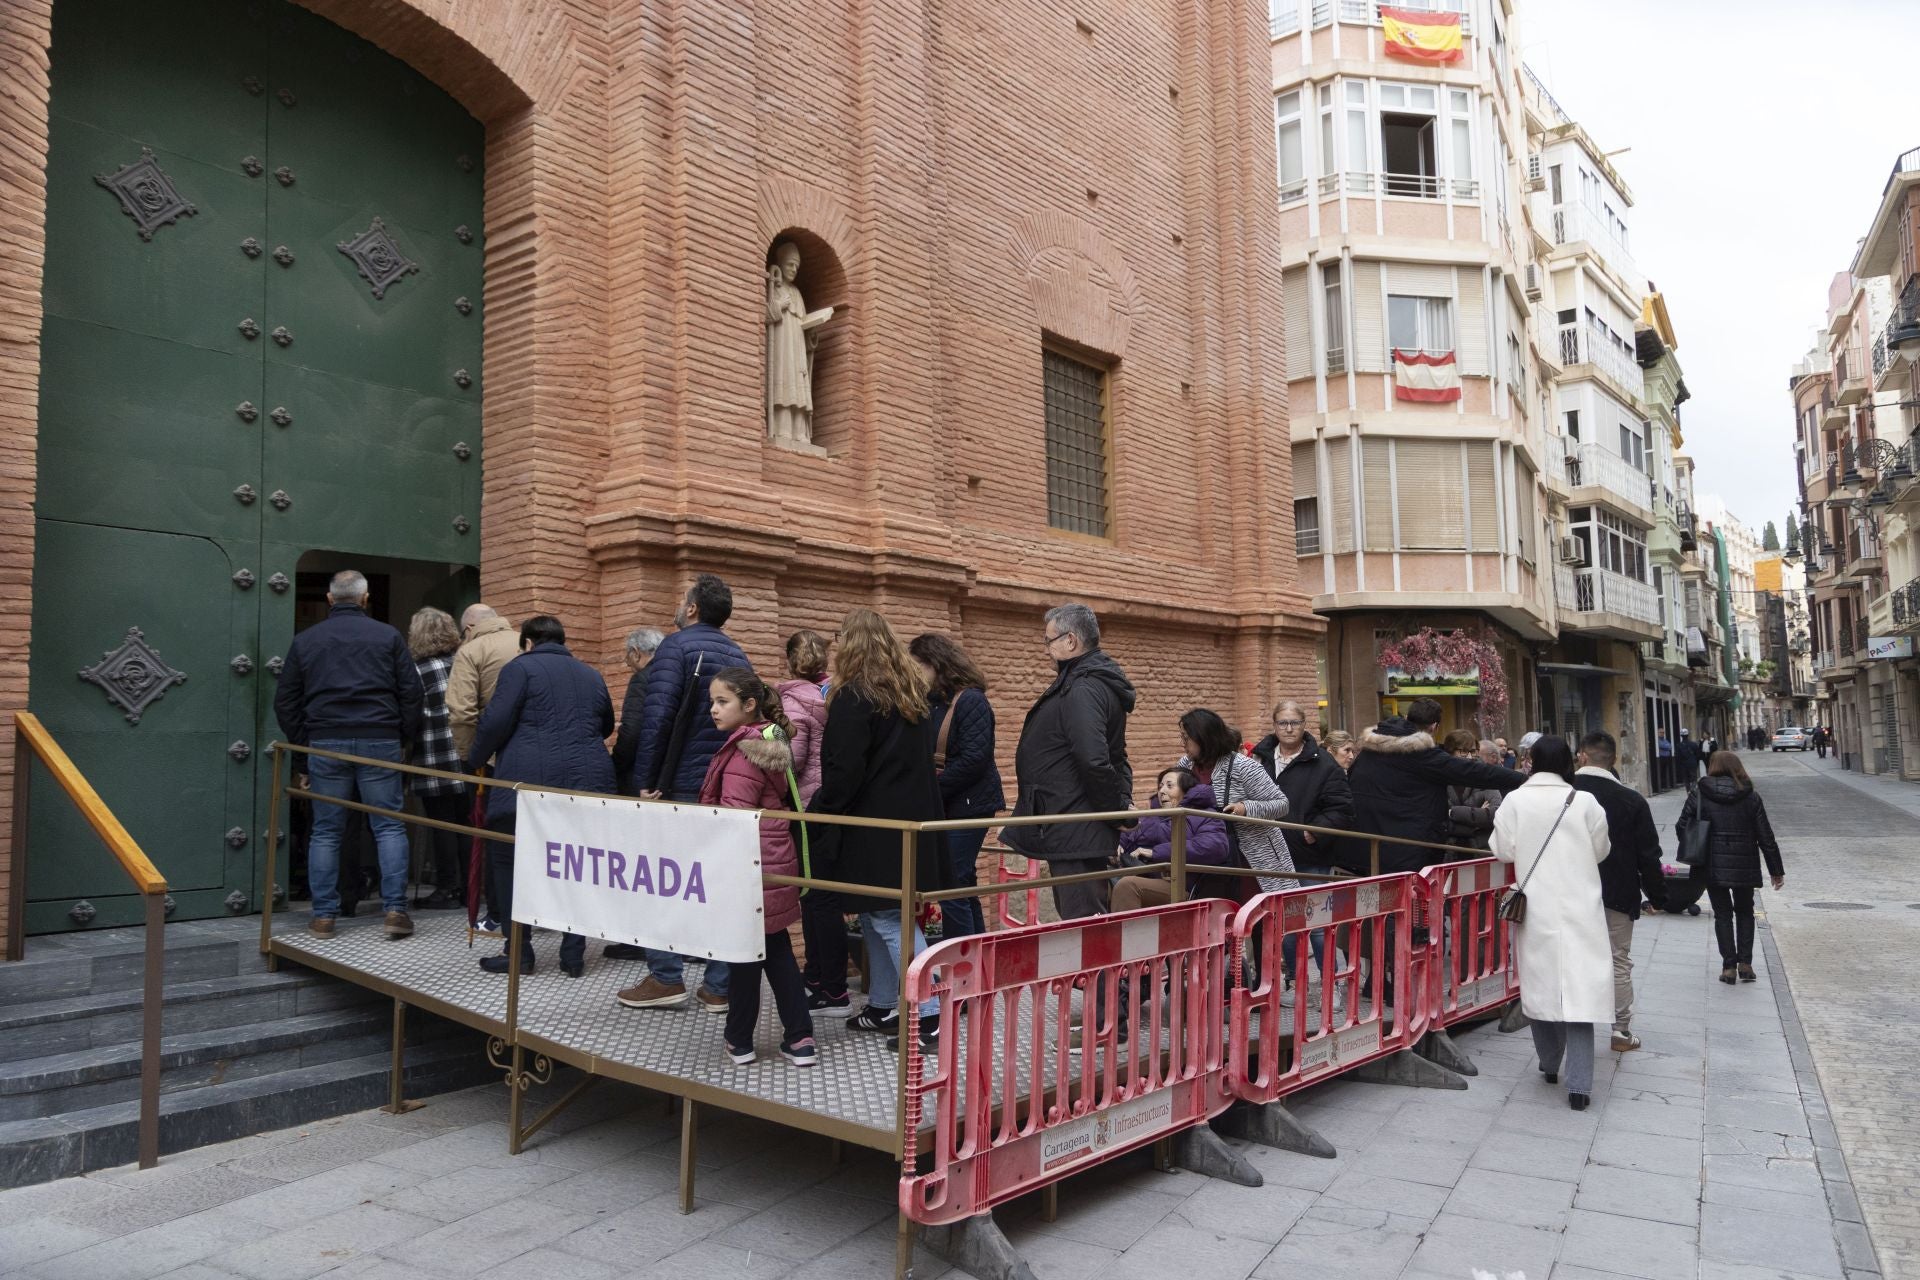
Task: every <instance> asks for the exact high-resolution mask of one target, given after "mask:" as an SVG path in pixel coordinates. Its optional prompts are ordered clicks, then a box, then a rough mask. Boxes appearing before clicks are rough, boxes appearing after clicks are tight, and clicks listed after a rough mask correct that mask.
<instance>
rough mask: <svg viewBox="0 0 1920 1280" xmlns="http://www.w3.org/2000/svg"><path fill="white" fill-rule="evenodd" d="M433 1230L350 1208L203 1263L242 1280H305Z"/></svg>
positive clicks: (409, 1219)
mask: <svg viewBox="0 0 1920 1280" xmlns="http://www.w3.org/2000/svg"><path fill="white" fill-rule="evenodd" d="M437 1225H438V1224H437V1223H435V1222H434V1221H433V1220H432V1219H431V1218H422V1217H420V1216H418V1215H416V1214H411V1213H399V1212H396V1211H395V1210H392V1209H388V1208H386V1207H384V1206H382V1205H377V1204H356V1205H351V1206H349V1207H348V1208H345V1209H341V1210H339V1211H338V1212H336V1213H330V1214H327V1215H325V1216H323V1217H319V1218H308V1217H302V1218H301V1219H300V1220H299V1225H297V1226H292V1227H289V1228H286V1229H283V1230H279V1231H274V1232H272V1233H271V1234H270V1235H268V1236H267V1237H266V1238H265V1239H259V1240H255V1241H253V1242H252V1243H250V1244H245V1245H242V1246H240V1247H238V1248H233V1249H226V1250H222V1251H219V1252H216V1253H212V1254H209V1255H207V1261H209V1262H211V1263H212V1264H213V1265H214V1266H217V1267H220V1268H223V1269H225V1270H227V1271H231V1272H233V1273H234V1274H235V1275H238V1276H245V1277H247V1280H309V1277H312V1276H317V1275H320V1274H321V1273H323V1272H327V1271H331V1270H333V1269H334V1268H336V1267H338V1266H340V1265H341V1264H343V1263H346V1262H350V1261H352V1260H353V1259H355V1258H358V1257H363V1256H369V1255H374V1254H378V1253H379V1252H380V1251H381V1250H382V1249H384V1248H385V1247H386V1246H388V1245H390V1244H393V1243H394V1242H395V1241H399V1240H407V1239H411V1238H414V1237H417V1236H421V1235H424V1234H426V1233H427V1232H429V1231H432V1230H433V1229H434V1227H435V1226H437Z"/></svg>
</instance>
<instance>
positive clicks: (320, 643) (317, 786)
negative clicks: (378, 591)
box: [273, 569, 425, 938]
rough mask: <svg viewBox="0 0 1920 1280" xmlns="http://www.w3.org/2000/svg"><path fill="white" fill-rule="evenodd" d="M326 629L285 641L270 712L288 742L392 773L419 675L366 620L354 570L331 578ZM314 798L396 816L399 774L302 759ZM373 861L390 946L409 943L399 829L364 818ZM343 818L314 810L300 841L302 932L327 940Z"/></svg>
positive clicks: (412, 724)
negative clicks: (303, 849)
mask: <svg viewBox="0 0 1920 1280" xmlns="http://www.w3.org/2000/svg"><path fill="white" fill-rule="evenodd" d="M327 601H328V604H329V605H330V606H331V607H330V608H329V609H328V611H327V617H326V620H325V621H323V622H320V623H317V624H315V625H314V626H311V627H308V628H307V629H306V630H305V631H302V632H301V633H300V634H299V635H297V636H295V637H294V638H293V644H292V645H291V646H290V647H289V648H288V649H287V658H286V662H285V664H284V665H283V666H282V667H281V669H280V683H279V687H278V688H276V689H275V691H274V695H273V713H274V715H275V716H276V717H277V718H278V719H279V721H280V732H281V733H283V734H285V735H286V738H287V741H289V742H292V743H296V744H298V745H300V746H307V747H316V748H318V749H320V750H322V751H337V752H340V753H341V754H343V755H351V756H366V757H370V758H372V759H375V760H387V761H391V762H393V763H395V764H398V763H400V762H401V761H402V760H404V759H405V758H406V751H405V748H404V745H403V744H404V743H405V742H406V741H410V740H411V739H413V738H415V737H416V736H418V734H419V731H420V711H421V704H422V702H423V700H424V697H425V695H424V693H423V691H422V689H421V685H420V672H419V670H418V668H416V667H415V666H414V664H413V656H412V655H411V654H409V653H408V652H407V643H406V641H405V640H403V639H401V637H400V633H399V632H398V631H395V630H394V629H393V628H392V627H390V626H388V625H387V624H386V623H384V622H376V621H374V620H373V619H372V618H369V617H368V616H367V579H366V576H365V575H364V574H362V573H360V572H359V571H358V570H355V569H342V570H341V571H340V572H339V573H336V574H334V575H333V582H332V584H331V586H329V588H328V590H327ZM307 772H308V773H309V774H311V775H312V778H313V787H312V790H313V792H314V793H315V794H316V795H322V796H331V797H335V798H337V799H341V800H351V799H353V798H354V794H355V793H356V792H358V794H359V798H360V802H361V803H362V804H368V805H372V806H374V807H375V808H377V809H390V810H393V811H395V812H398V811H399V810H400V809H401V808H402V807H403V806H404V805H405V803H406V795H405V793H404V790H403V787H402V783H401V778H400V774H399V773H398V772H397V771H396V770H393V769H383V768H381V767H380V766H378V765H370V764H350V763H348V762H347V761H344V760H335V759H333V758H332V757H330V756H322V755H313V756H308V757H307ZM368 817H369V818H370V819H371V820H372V823H373V838H374V844H375V847H376V848H377V849H378V851H379V856H380V898H381V902H382V903H383V904H384V905H385V907H386V912H387V918H386V930H387V936H388V937H389V938H406V937H411V936H412V934H413V920H412V918H411V917H409V916H408V915H407V906H408V903H407V860H408V855H409V846H408V842H407V828H406V824H405V823H403V822H401V821H400V819H399V818H397V817H390V816H386V815H383V814H378V813H374V814H369V815H368ZM346 829H347V810H346V809H344V808H342V807H341V806H339V805H337V804H326V803H319V804H315V805H314V806H313V833H312V835H311V837H310V838H309V839H308V842H307V884H308V886H309V887H310V888H311V889H312V890H313V918H312V919H311V920H310V921H308V923H307V931H308V932H309V933H312V934H314V935H315V936H316V937H321V938H331V937H332V936H333V921H334V917H335V916H337V915H339V914H340V840H341V837H342V836H343V835H345V834H346Z"/></svg>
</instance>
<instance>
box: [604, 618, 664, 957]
mask: <svg viewBox="0 0 1920 1280" xmlns="http://www.w3.org/2000/svg"><path fill="white" fill-rule="evenodd" d="M666 638H667V633H666V632H664V631H662V630H660V628H658V627H635V628H634V629H633V630H632V631H629V632H627V648H626V654H625V657H626V662H627V670H628V671H631V672H632V673H633V674H632V675H630V676H628V677H627V692H626V695H625V696H624V697H623V698H622V699H621V703H620V705H621V706H622V707H637V706H639V705H640V704H641V701H642V695H643V694H644V692H645V690H646V687H647V664H648V663H649V662H652V661H653V655H654V654H655V653H657V652H659V649H660V645H661V642H662V641H664V640H665V639H666ZM639 754H640V720H639V717H637V716H625V717H622V719H621V721H620V732H619V733H618V734H616V735H615V736H614V739H613V776H614V777H616V778H618V779H620V784H621V785H622V786H625V785H626V784H627V783H626V780H627V775H629V774H631V773H632V772H633V761H634V758H635V757H636V756H638V755H639ZM612 945H613V946H621V945H622V944H620V943H617V942H616V943H614V944H612ZM623 950H625V951H637V950H639V948H637V947H624V948H623Z"/></svg>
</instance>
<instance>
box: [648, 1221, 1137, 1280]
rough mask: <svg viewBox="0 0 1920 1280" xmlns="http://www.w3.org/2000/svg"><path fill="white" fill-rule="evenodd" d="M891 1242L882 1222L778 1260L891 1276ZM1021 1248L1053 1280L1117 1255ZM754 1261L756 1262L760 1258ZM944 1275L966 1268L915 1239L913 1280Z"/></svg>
mask: <svg viewBox="0 0 1920 1280" xmlns="http://www.w3.org/2000/svg"><path fill="white" fill-rule="evenodd" d="M895 1248H896V1243H895V1236H894V1224H893V1223H892V1222H883V1223H880V1224H879V1225H877V1226H874V1227H869V1228H868V1229H867V1230H865V1231H863V1232H861V1233H860V1234H859V1235H857V1236H855V1237H854V1238H853V1239H851V1240H848V1241H847V1242H845V1243H844V1244H842V1245H840V1246H839V1247H838V1248H835V1249H831V1250H829V1251H828V1252H826V1253H823V1254H821V1255H820V1256H819V1257H817V1258H815V1259H814V1260H813V1261H811V1262H808V1263H804V1264H802V1265H800V1266H798V1267H795V1266H794V1265H793V1264H792V1263H790V1262H786V1261H785V1260H784V1259H783V1260H782V1265H783V1266H785V1267H786V1268H787V1270H786V1271H785V1272H784V1273H782V1274H784V1275H786V1276H788V1277H789V1278H790V1280H849V1278H850V1277H853V1276H891V1275H892V1274H893V1259H894V1250H895ZM1019 1248H1020V1253H1021V1256H1022V1257H1024V1258H1026V1259H1027V1261H1028V1262H1030V1263H1031V1264H1033V1265H1034V1266H1035V1267H1036V1268H1037V1269H1038V1271H1039V1274H1040V1275H1043V1276H1045V1277H1047V1280H1055V1277H1059V1280H1082V1278H1084V1277H1091V1276H1097V1275H1100V1274H1102V1273H1103V1272H1104V1270H1105V1268H1106V1267H1107V1265H1108V1264H1110V1263H1111V1262H1112V1261H1113V1260H1114V1259H1115V1258H1117V1257H1119V1254H1118V1252H1117V1251H1115V1250H1112V1249H1096V1248H1092V1247H1089V1246H1087V1245H1083V1244H1079V1243H1078V1242H1076V1241H1072V1240H1068V1239H1065V1238H1064V1237H1061V1236H1036V1237H1022V1238H1021V1240H1020V1245H1019ZM755 1261H756V1262H758V1259H755ZM1083 1268H1084V1269H1083ZM942 1276H952V1277H955V1280H969V1278H968V1277H967V1275H966V1273H965V1272H962V1271H955V1270H954V1269H953V1268H952V1266H950V1265H949V1264H948V1263H947V1261H946V1260H945V1259H944V1258H939V1257H936V1256H935V1255H934V1254H932V1253H930V1252H928V1251H927V1249H925V1248H924V1247H922V1246H920V1245H915V1246H914V1250H913V1280H922V1278H923V1277H924V1280H940V1277H942ZM661 1280H674V1277H673V1276H672V1275H671V1274H670V1273H663V1275H662V1277H661Z"/></svg>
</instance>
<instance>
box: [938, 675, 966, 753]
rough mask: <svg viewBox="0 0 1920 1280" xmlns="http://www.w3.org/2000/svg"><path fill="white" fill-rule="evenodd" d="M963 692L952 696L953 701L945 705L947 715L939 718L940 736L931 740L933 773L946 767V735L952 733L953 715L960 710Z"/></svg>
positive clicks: (963, 690)
mask: <svg viewBox="0 0 1920 1280" xmlns="http://www.w3.org/2000/svg"><path fill="white" fill-rule="evenodd" d="M965 692H966V690H965V689H962V690H961V691H960V693H956V694H955V695H954V696H953V701H952V702H949V703H948V704H947V714H945V715H944V716H941V717H940V736H939V737H937V738H935V739H934V740H933V767H934V771H935V772H939V771H940V770H943V769H945V768H946V767H947V735H948V734H950V733H952V732H953V713H954V712H956V711H958V710H959V709H960V694H964V693H965Z"/></svg>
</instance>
